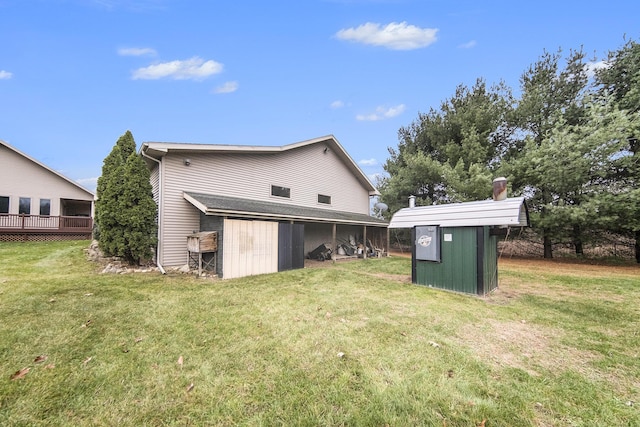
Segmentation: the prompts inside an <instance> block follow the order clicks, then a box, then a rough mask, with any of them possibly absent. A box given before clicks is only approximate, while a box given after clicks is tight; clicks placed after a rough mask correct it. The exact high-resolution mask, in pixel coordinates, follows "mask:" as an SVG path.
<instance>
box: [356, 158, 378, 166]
mask: <svg viewBox="0 0 640 427" xmlns="http://www.w3.org/2000/svg"><path fill="white" fill-rule="evenodd" d="M358 164H360V165H362V166H375V165H377V164H378V161H377V160H376V159H362V160H360V161H359V162H358Z"/></svg>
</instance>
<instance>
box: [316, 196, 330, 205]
mask: <svg viewBox="0 0 640 427" xmlns="http://www.w3.org/2000/svg"><path fill="white" fill-rule="evenodd" d="M318 203H322V204H324V205H330V204H331V196H325V195H324V194H318Z"/></svg>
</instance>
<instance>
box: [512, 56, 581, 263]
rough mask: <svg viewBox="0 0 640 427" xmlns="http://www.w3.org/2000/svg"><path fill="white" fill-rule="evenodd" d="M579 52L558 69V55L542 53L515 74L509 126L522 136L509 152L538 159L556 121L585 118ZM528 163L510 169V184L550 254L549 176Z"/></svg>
mask: <svg viewBox="0 0 640 427" xmlns="http://www.w3.org/2000/svg"><path fill="white" fill-rule="evenodd" d="M584 57H585V55H584V53H582V51H572V52H571V53H570V55H569V57H568V58H567V63H566V66H565V68H564V69H563V68H561V66H560V63H559V62H560V59H561V54H560V52H558V53H557V54H550V53H548V52H545V53H544V54H543V55H542V56H541V57H540V58H539V59H538V61H537V62H536V63H534V64H533V65H532V66H530V67H529V69H528V70H527V71H526V72H525V73H524V74H523V75H522V77H521V78H520V83H521V89H522V95H521V97H520V100H519V102H518V106H517V107H516V110H515V114H514V116H513V123H512V126H513V127H514V128H516V129H517V132H516V133H515V134H516V135H521V138H520V139H519V141H516V142H515V144H514V146H515V147H517V148H519V150H518V151H512V152H511V153H513V155H512V156H511V157H516V158H517V157H523V158H526V153H527V152H529V151H531V152H532V154H531V156H529V157H533V158H534V159H538V158H539V157H538V156H537V154H536V151H538V148H540V149H541V150H542V151H544V150H545V147H543V146H545V145H547V142H549V141H553V139H549V138H550V134H551V133H552V131H553V130H554V129H557V127H558V126H559V125H560V124H561V125H562V126H565V125H569V126H571V125H577V124H579V123H581V120H584V108H583V105H582V99H583V97H584V96H585V92H586V89H587V83H588V75H587V67H586V66H585V63H584ZM528 171H529V168H525V169H512V170H511V174H510V175H511V186H512V188H513V189H514V190H515V191H516V192H520V193H523V194H525V195H526V196H527V198H528V203H529V206H530V208H531V210H532V211H533V212H536V213H537V215H535V218H536V219H537V220H535V221H534V220H533V219H532V226H533V227H534V228H536V229H538V230H539V231H540V232H541V234H542V238H543V244H544V257H545V258H551V257H552V256H553V253H552V242H553V238H554V234H553V233H554V230H553V228H552V227H550V221H547V220H546V218H545V217H546V216H547V215H549V214H550V213H549V207H550V206H551V205H552V204H553V203H554V197H555V194H554V188H553V186H554V184H555V183H554V182H552V180H551V178H544V177H542V178H541V179H535V177H534V176H532V175H530V174H529V173H528Z"/></svg>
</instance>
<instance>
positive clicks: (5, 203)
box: [0, 196, 9, 214]
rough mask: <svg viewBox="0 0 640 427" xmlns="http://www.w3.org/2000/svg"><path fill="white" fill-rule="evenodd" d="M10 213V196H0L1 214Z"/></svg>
mask: <svg viewBox="0 0 640 427" xmlns="http://www.w3.org/2000/svg"><path fill="white" fill-rule="evenodd" d="M3 213H4V214H8V213H9V196H0V214H3Z"/></svg>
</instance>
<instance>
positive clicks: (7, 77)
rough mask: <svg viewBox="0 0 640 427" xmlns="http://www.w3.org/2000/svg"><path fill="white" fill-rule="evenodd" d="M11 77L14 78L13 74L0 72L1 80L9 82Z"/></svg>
mask: <svg viewBox="0 0 640 427" xmlns="http://www.w3.org/2000/svg"><path fill="white" fill-rule="evenodd" d="M11 77H13V73H10V72H8V71H5V70H0V80H9V79H10V78H11Z"/></svg>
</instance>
